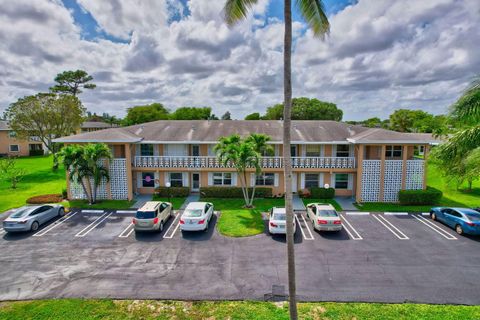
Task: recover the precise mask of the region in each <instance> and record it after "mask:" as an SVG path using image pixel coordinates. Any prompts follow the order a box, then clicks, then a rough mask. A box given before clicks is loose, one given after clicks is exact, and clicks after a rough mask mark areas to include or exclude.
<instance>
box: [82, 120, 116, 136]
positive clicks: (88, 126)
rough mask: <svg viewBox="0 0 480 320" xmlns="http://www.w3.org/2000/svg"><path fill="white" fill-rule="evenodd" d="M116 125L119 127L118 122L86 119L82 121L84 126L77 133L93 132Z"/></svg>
mask: <svg viewBox="0 0 480 320" xmlns="http://www.w3.org/2000/svg"><path fill="white" fill-rule="evenodd" d="M116 127H118V125H117V124H110V123H106V122H102V121H85V122H84V123H82V126H81V128H80V130H79V131H78V132H77V133H83V132H92V131H98V130H103V129H109V128H116Z"/></svg>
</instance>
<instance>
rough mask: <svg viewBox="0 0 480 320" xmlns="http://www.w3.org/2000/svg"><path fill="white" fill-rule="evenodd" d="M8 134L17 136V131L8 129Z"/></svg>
mask: <svg viewBox="0 0 480 320" xmlns="http://www.w3.org/2000/svg"><path fill="white" fill-rule="evenodd" d="M8 136H9V137H10V138H15V137H16V136H17V133H16V132H15V131H8Z"/></svg>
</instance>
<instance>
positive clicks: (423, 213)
mask: <svg viewBox="0 0 480 320" xmlns="http://www.w3.org/2000/svg"><path fill="white" fill-rule="evenodd" d="M429 215H430V212H422V216H429Z"/></svg>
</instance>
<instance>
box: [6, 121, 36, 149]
mask: <svg viewBox="0 0 480 320" xmlns="http://www.w3.org/2000/svg"><path fill="white" fill-rule="evenodd" d="M43 150H44V148H43V144H42V142H41V141H40V139H38V137H29V138H28V140H25V139H18V137H17V135H16V133H15V131H12V130H11V128H10V126H9V125H8V122H7V121H4V120H0V156H5V155H8V156H28V155H30V154H37V155H38V154H43V153H44V151H43Z"/></svg>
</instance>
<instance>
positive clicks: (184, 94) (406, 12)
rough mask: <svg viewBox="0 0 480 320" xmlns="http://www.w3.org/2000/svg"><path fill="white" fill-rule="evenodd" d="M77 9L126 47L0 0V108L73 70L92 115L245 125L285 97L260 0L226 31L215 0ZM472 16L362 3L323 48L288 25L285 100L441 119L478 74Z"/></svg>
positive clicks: (342, 17) (430, 6)
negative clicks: (168, 112) (189, 112)
mask: <svg viewBox="0 0 480 320" xmlns="http://www.w3.org/2000/svg"><path fill="white" fill-rule="evenodd" d="M77 1H78V3H79V4H80V5H81V7H82V8H83V10H85V11H86V12H89V13H90V14H91V15H92V16H93V18H95V20H96V21H97V23H98V25H99V26H100V28H101V29H102V30H103V31H104V32H106V33H108V34H110V35H113V36H115V37H118V38H122V39H125V40H129V43H114V42H111V41H108V40H101V39H99V40H96V41H87V40H84V39H82V37H81V34H82V30H81V29H80V28H81V27H79V26H77V25H76V24H75V23H74V19H73V17H72V13H71V12H70V11H69V10H68V9H66V8H65V7H64V6H63V4H62V3H61V2H60V1H59V0H52V1H48V0H42V1H34V2H33V1H28V0H17V1H15V2H11V1H8V2H7V0H0V7H1V8H2V10H0V76H1V77H0V111H1V109H2V107H3V108H5V107H6V106H7V105H8V104H9V103H11V102H14V101H15V100H16V99H18V98H19V97H22V96H24V95H27V94H32V93H35V92H37V91H40V90H47V89H48V87H49V86H51V85H52V81H53V78H54V77H55V74H57V73H59V72H61V71H63V70H68V69H77V68H82V69H85V70H87V71H88V72H89V73H91V74H93V76H94V77H95V82H96V84H97V86H98V87H97V89H95V90H93V91H88V92H85V93H83V94H82V96H81V98H82V101H83V102H84V104H85V105H86V106H87V107H88V109H89V110H91V111H96V112H100V113H101V112H110V113H113V114H117V115H120V116H122V115H124V112H125V108H127V107H129V106H132V105H136V104H144V103H150V102H153V101H160V102H162V103H164V104H165V105H166V106H168V107H170V108H176V107H179V106H182V105H194V106H212V107H213V108H214V110H215V112H216V113H217V114H218V115H221V114H223V113H224V112H225V111H226V110H230V111H231V112H232V114H233V115H234V116H237V117H243V116H244V115H246V114H248V113H251V112H256V111H263V110H264V109H265V108H266V107H267V106H269V105H272V104H275V103H278V102H280V101H282V99H283V96H282V94H283V88H282V85H283V75H282V72H283V65H282V63H283V56H282V50H283V42H282V41H283V25H282V23H281V21H278V19H271V18H268V19H267V18H266V13H267V11H266V10H267V8H268V0H261V1H259V4H258V5H257V6H255V8H254V12H255V16H253V15H251V16H250V17H249V18H248V19H247V20H246V21H245V22H243V23H240V24H238V25H236V26H235V27H233V28H228V27H227V26H226V25H225V24H224V23H223V20H222V19H223V12H222V9H223V1H210V0H190V1H189V2H188V3H187V7H188V10H189V12H190V15H188V16H182V14H183V13H184V12H185V11H184V7H183V5H182V4H181V3H180V2H176V1H174V0H164V1H158V0H157V1H154V0H151V1H143V0H142V1H139V0H136V1H134V0H131V1H120V0H115V1H94V0H77ZM479 13H480V3H479V2H478V1H476V0H424V1H418V0H405V1H396V2H394V3H393V4H392V1H390V0H360V1H359V2H358V3H357V4H355V5H351V6H349V7H347V8H345V9H344V10H343V11H340V12H338V13H337V14H336V15H334V16H332V17H330V21H331V33H330V35H329V36H328V37H327V38H326V39H325V41H321V40H319V39H317V38H314V37H313V36H312V34H311V33H310V31H306V32H304V30H305V25H304V24H303V23H301V22H295V24H294V31H295V40H296V41H295V44H294V50H295V52H294V55H293V84H294V96H302V95H306V96H310V97H317V98H319V99H324V100H328V101H332V102H335V103H337V104H338V105H339V107H341V108H343V109H344V111H345V117H346V118H347V119H354V118H356V119H362V118H365V117H370V116H382V117H385V116H387V115H388V114H389V113H390V112H391V111H392V110H394V109H395V108H399V107H414V108H422V109H424V110H427V111H430V112H435V113H440V112H444V111H445V110H446V108H447V106H448V105H449V104H450V103H451V102H452V101H454V99H455V98H456V97H457V96H458V95H459V94H460V92H461V90H462V89H463V88H464V87H465V85H466V84H467V83H468V82H469V81H470V80H471V79H472V77H473V76H474V75H475V72H477V73H478V72H479V71H480V56H479V55H478V52H479V51H480V25H479V24H478V14H479ZM174 15H176V16H177V18H180V20H178V21H171V22H170V23H169V21H170V20H169V19H170V18H171V17H172V16H174Z"/></svg>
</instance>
